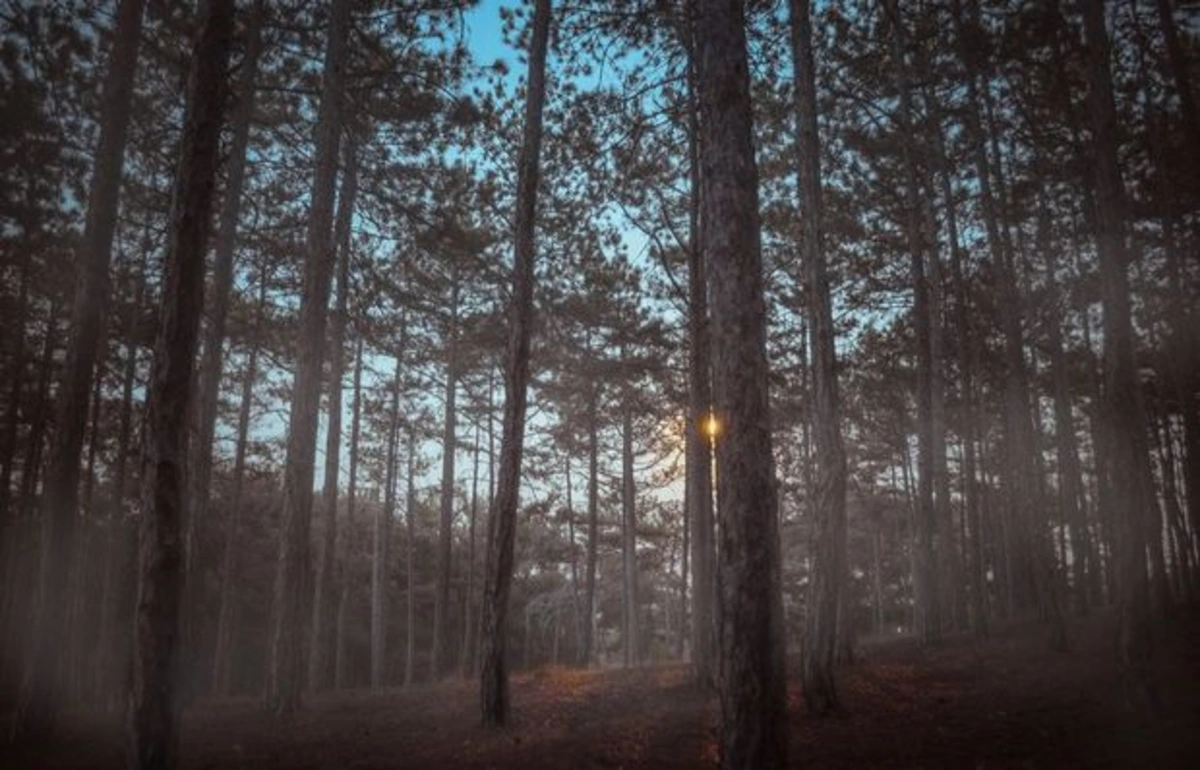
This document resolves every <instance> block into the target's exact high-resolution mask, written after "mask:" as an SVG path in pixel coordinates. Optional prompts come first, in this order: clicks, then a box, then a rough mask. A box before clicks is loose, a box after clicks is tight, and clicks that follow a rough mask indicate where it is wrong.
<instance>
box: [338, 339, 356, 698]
mask: <svg viewBox="0 0 1200 770" xmlns="http://www.w3.org/2000/svg"><path fill="white" fill-rule="evenodd" d="M362 354H363V343H362V337H359V338H358V343H357V344H356V345H355V350H354V405H353V406H352V407H351V408H350V410H351V418H350V480H349V481H348V482H347V484H346V536H345V537H343V538H342V554H341V561H342V568H341V572H340V575H339V579H340V583H341V588H340V592H339V594H338V606H337V623H336V630H335V633H334V637H335V639H334V663H333V686H334V688H335V689H338V690H340V689H342V688H343V687H345V686H346V679H347V676H346V656H347V651H346V613H347V612H348V611H349V607H350V583H351V578H352V577H353V575H352V570H351V568H352V566H353V562H354V548H353V545H354V543H353V538H354V532H355V530H354V517H355V513H356V510H355V509H356V507H357V503H358V439H359V436H360V432H361V427H362Z"/></svg>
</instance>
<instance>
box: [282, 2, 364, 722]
mask: <svg viewBox="0 0 1200 770" xmlns="http://www.w3.org/2000/svg"><path fill="white" fill-rule="evenodd" d="M352 5H353V3H352V2H351V0H334V2H333V4H332V8H331V9H330V19H329V34H328V39H327V42H326V48H325V72H324V74H323V76H322V82H321V106H320V108H319V110H318V113H317V130H316V167H315V171H314V174H313V186H312V203H311V207H310V208H309V212H308V233H307V243H306V248H307V253H306V255H305V260H304V290H303V293H302V294H301V297H300V327H299V334H300V337H299V346H298V355H297V362H296V377H295V380H294V381H293V385H292V404H291V413H290V415H289V418H288V439H287V457H286V459H285V461H284V482H283V486H284V489H283V513H282V515H281V517H280V528H279V558H278V561H277V565H276V570H275V586H274V602H273V606H272V610H271V626H270V632H269V633H270V637H269V639H268V643H267V686H266V703H267V706H268V708H270V709H271V710H273V711H275V712H276V713H278V714H289V713H291V712H292V711H294V710H295V709H296V708H297V707H298V706H299V705H300V692H301V686H302V684H303V681H304V678H303V675H304V670H305V669H304V647H305V644H304V642H305V641H306V639H307V634H306V633H305V610H306V609H307V602H308V599H309V596H310V595H311V592H312V574H311V561H312V559H311V554H310V549H311V545H310V543H309V530H310V529H311V525H312V499H313V470H314V469H313V466H314V463H315V459H316V449H317V412H318V410H319V409H320V406H321V370H322V363H323V361H324V354H325V307H326V305H327V304H328V302H329V285H330V283H331V282H332V277H333V265H334V262H335V261H336V260H335V258H334V250H333V248H332V244H331V240H332V233H331V232H330V230H331V225H332V223H333V198H334V187H335V184H336V182H337V166H338V144H339V140H340V137H341V130H342V100H343V98H344V83H343V81H344V75H345V72H344V69H345V58H346V44H347V39H348V37H349V32H350V22H351V19H350V10H351V6H352Z"/></svg>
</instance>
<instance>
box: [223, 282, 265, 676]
mask: <svg viewBox="0 0 1200 770" xmlns="http://www.w3.org/2000/svg"><path fill="white" fill-rule="evenodd" d="M266 304H267V276H266V271H265V270H264V271H263V275H262V276H261V278H260V279H259V286H258V307H257V309H256V314H255V315H256V317H255V324H254V326H255V328H254V331H253V334H254V335H255V337H257V335H258V334H260V333H261V332H262V326H263V316H264V314H265V313H266ZM258 348H259V345H258V341H257V339H256V340H255V341H254V342H253V343H251V346H250V352H249V354H248V355H247V357H246V371H245V373H244V374H243V376H242V395H241V406H239V407H238V424H237V443H236V445H235V447H234V456H233V492H232V494H231V495H230V499H229V522H228V523H227V524H226V532H225V549H224V553H223V555H222V557H221V588H220V600H219V603H218V608H217V633H216V646H215V649H214V652H213V691H214V693H215V694H217V695H228V694H229V693H230V691H231V685H232V680H233V650H234V641H235V640H236V639H237V625H238V600H237V599H236V598H235V596H234V592H235V587H236V586H237V583H238V579H237V577H238V576H237V572H238V551H239V546H240V545H241V540H240V533H241V528H242V487H243V484H244V481H245V478H246V452H247V449H248V448H249V443H250V442H249V438H250V413H251V408H252V406H253V402H254V386H255V384H256V382H257V380H258Z"/></svg>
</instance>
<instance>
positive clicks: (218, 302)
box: [186, 0, 266, 576]
mask: <svg viewBox="0 0 1200 770" xmlns="http://www.w3.org/2000/svg"><path fill="white" fill-rule="evenodd" d="M265 13H266V8H265V5H264V2H263V0H256V2H255V5H254V7H253V9H252V10H251V11H250V14H249V18H248V19H247V22H246V43H245V45H246V52H245V54H244V55H243V56H242V61H241V64H240V66H239V68H238V80H237V84H236V86H235V88H234V97H235V99H236V101H235V106H234V108H233V111H232V113H231V115H230V123H231V125H232V127H233V136H232V139H231V141H230V146H229V167H228V171H227V172H226V174H227V175H226V179H225V191H224V198H223V199H222V202H221V213H220V219H219V223H218V225H217V239H216V246H215V248H214V249H213V274H212V300H211V303H212V304H211V305H210V307H209V311H208V325H207V326H206V327H205V329H204V340H203V355H202V358H201V362H200V376H199V377H198V382H197V384H196V391H197V407H196V410H195V412H196V426H197V428H196V433H197V436H198V437H199V439H198V440H197V442H196V445H195V459H194V461H193V464H192V483H193V490H192V501H191V506H192V510H191V512H190V514H189V518H188V523H187V545H186V548H187V553H188V557H187V558H188V565H189V569H188V574H189V576H191V575H192V574H193V572H192V570H193V569H194V558H193V555H192V550H193V548H192V543H193V541H194V539H195V537H196V530H197V526H198V522H197V518H198V517H199V516H203V515H204V509H205V507H206V506H207V505H208V499H209V490H210V488H211V485H212V467H213V436H214V434H215V432H216V424H217V399H218V397H219V396H220V391H221V374H222V371H223V366H224V349H223V348H224V343H225V330H226V327H227V325H228V323H227V321H228V318H229V304H230V298H231V296H232V294H233V274H234V252H235V250H236V249H237V234H238V220H239V218H240V216H241V210H242V190H243V188H244V187H245V179H246V161H247V153H248V150H249V147H250V123H251V120H252V119H253V117H254V105H255V92H256V85H257V81H258V60H259V56H260V54H261V53H262V48H263V44H262V26H263V21H264V16H265Z"/></svg>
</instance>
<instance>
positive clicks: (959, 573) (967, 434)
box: [925, 92, 987, 637]
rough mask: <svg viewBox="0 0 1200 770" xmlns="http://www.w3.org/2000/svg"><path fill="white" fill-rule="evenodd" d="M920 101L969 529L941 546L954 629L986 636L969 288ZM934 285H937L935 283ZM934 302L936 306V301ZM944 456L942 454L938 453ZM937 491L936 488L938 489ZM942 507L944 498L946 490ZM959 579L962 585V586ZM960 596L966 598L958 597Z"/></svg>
mask: <svg viewBox="0 0 1200 770" xmlns="http://www.w3.org/2000/svg"><path fill="white" fill-rule="evenodd" d="M925 101H926V103H927V104H928V105H929V106H930V109H931V110H935V112H936V115H935V120H936V125H935V126H934V130H933V132H932V137H933V141H934V144H935V147H934V151H935V157H936V160H937V171H938V183H939V186H940V188H941V196H942V200H943V206H944V209H945V215H946V235H947V238H948V240H949V242H950V243H949V246H950V278H951V283H952V285H953V287H954V294H955V295H956V297H955V302H954V325H955V327H956V328H957V330H958V335H959V340H958V366H959V393H960V400H961V403H962V407H961V408H962V424H963V430H962V436H961V438H962V467H961V476H962V478H961V486H962V496H963V513H962V519H961V522H962V528H961V530H960V531H962V530H966V529H967V527H969V528H970V532H971V538H970V542H969V544H968V542H967V538H966V537H965V536H964V538H963V541H964V542H963V543H962V547H961V548H955V547H954V546H953V545H952V534H951V531H950V529H947V531H946V533H945V539H944V542H946V543H947V548H948V549H949V562H950V564H949V569H948V577H949V579H950V580H953V581H954V582H955V583H956V584H957V585H958V586H959V588H958V589H957V590H956V592H955V613H956V616H957V622H958V625H959V626H960V627H965V624H964V622H963V621H964V618H963V615H962V613H964V612H965V613H966V616H967V618H968V619H969V623H970V625H971V627H972V629H973V631H974V632H975V635H976V636H977V637H986V636H987V608H986V602H985V596H986V590H987V586H986V583H985V579H984V566H983V550H982V549H983V539H982V527H981V526H980V524H981V522H980V517H979V489H978V484H977V479H976V475H977V472H976V454H975V452H976V442H977V427H976V426H977V425H978V421H979V417H978V408H977V406H976V403H975V366H974V363H975V362H974V356H973V355H972V351H973V348H974V345H975V342H974V336H975V335H974V334H973V331H972V326H971V317H970V312H969V304H970V289H969V286H968V284H967V280H966V274H965V271H964V268H963V261H964V258H963V249H962V243H961V239H960V237H959V228H958V202H957V200H956V199H955V196H954V185H953V181H952V178H951V170H950V161H949V158H948V157H947V153H946V140H945V134H944V132H943V129H942V119H943V118H942V113H941V110H940V108H939V106H938V104H937V102H936V101H935V99H934V97H933V95H932V93H931V92H927V94H926V99H925ZM938 285H939V287H940V285H941V281H940V279H939V281H938ZM937 304H938V305H939V306H941V304H942V301H941V299H940V298H939V299H938V302H937ZM942 456H943V457H944V454H943V455H942ZM939 488H940V487H939ZM946 499H947V504H949V495H948V492H947V497H946ZM944 525H945V526H946V527H948V528H952V522H951V521H950V520H949V519H947V520H945V522H944ZM968 550H969V551H970V576H969V579H967V574H966V573H967V571H968V570H967V568H966V567H965V566H964V564H963V561H964V559H965V558H966V554H967V551H968ZM964 581H965V585H964ZM964 592H965V593H966V594H967V596H964Z"/></svg>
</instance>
